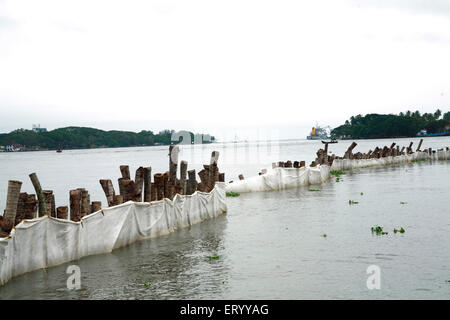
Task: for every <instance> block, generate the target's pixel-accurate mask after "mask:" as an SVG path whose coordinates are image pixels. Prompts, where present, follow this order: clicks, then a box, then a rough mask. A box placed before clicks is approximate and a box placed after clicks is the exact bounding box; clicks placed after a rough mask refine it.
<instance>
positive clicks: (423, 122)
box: [331, 109, 450, 139]
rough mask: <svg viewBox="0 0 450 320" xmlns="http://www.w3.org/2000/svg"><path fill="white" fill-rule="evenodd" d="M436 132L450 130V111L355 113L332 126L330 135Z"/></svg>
mask: <svg viewBox="0 0 450 320" xmlns="http://www.w3.org/2000/svg"><path fill="white" fill-rule="evenodd" d="M422 129H425V130H427V132H428V133H438V132H444V131H449V130H450V112H447V113H445V114H443V115H442V112H441V111H440V110H439V109H438V110H436V112H435V113H424V114H422V115H421V114H420V112H419V111H416V112H411V111H407V112H406V113H403V112H400V114H398V115H394V114H376V113H372V114H367V115H365V116H362V115H360V114H359V115H357V116H355V117H351V118H350V120H347V121H345V124H343V125H341V126H339V127H337V128H334V129H333V130H332V131H331V135H332V136H334V137H337V138H352V139H379V138H396V137H414V136H415V135H416V134H417V133H418V132H419V131H420V130H422Z"/></svg>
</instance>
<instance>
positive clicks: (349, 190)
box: [0, 142, 450, 299]
mask: <svg viewBox="0 0 450 320" xmlns="http://www.w3.org/2000/svg"><path fill="white" fill-rule="evenodd" d="M340 143H341V142H340ZM384 144H386V143H384ZM448 144H450V143H448ZM378 145H381V143H378ZM443 145H445V144H443ZM296 147H298V145H296V144H294V145H293V146H292V145H291V146H289V147H288V148H291V149H295V148H296ZM316 147H317V145H316V146H315V147H314V148H316ZM311 148H312V147H311ZM369 148H370V147H368V148H367V150H368V149H369ZM211 149H213V147H211ZM286 150H287V149H286ZM77 152H81V151H77ZM77 152H74V153H75V155H74V159H73V160H70V159H71V158H70V157H67V161H66V164H67V167H69V168H70V167H76V164H75V163H72V162H71V161H74V162H76V161H80V159H83V160H82V162H83V163H88V162H89V161H90V160H89V159H91V160H93V161H94V160H95V161H100V160H99V155H97V154H95V153H94V154H93V153H92V152H91V151H87V152H85V153H84V155H79V154H77ZM107 152H110V151H107ZM114 152H115V151H114ZM163 152H166V150H165V149H164V150H163V149H161V150H159V151H157V152H156V153H157V156H158V157H159V156H162V153H163ZM24 154H25V153H24ZM28 154H29V155H33V154H34V155H37V156H35V157H38V156H39V157H40V156H41V155H39V153H28ZM118 154H121V155H122V156H124V155H127V153H126V152H125V153H120V152H118ZM141 154H144V155H145V154H147V156H148V152H141ZM131 155H133V157H137V159H136V158H133V159H131V160H130V161H125V158H123V157H122V156H121V157H120V158H117V159H115V158H114V157H112V158H108V161H106V160H104V162H103V164H102V166H100V165H97V164H96V165H94V166H93V167H89V166H88V167H86V170H84V171H82V172H81V173H80V176H82V177H81V178H79V177H78V176H77V177H73V176H67V179H66V178H64V179H62V178H61V177H58V178H57V177H53V176H52V174H51V170H49V169H47V171H45V170H43V171H44V172H46V182H45V183H46V184H47V185H49V184H50V183H49V181H53V182H54V181H58V180H67V181H68V182H69V183H72V184H74V187H80V186H86V185H85V184H84V185H83V184H79V183H80V181H81V180H78V179H86V180H87V178H88V177H92V178H90V179H94V178H93V177H94V176H95V175H96V174H97V173H98V172H97V169H98V170H104V171H102V174H101V175H100V177H112V176H114V175H115V176H118V175H119V169H118V165H119V164H124V163H129V164H131V165H134V164H138V163H139V164H140V165H142V164H145V163H143V160H144V159H143V158H140V156H138V155H135V154H134V153H131ZM14 156H15V157H19V155H14ZM108 156H109V155H108ZM128 156H130V154H129V153H128ZM147 156H146V157H147ZM27 157H28V156H27ZM30 157H31V156H30ZM42 157H43V158H45V157H48V158H50V159H51V158H52V157H53V154H52V155H47V156H42ZM146 157H144V158H146ZM288 157H289V158H292V160H294V159H295V157H297V155H296V154H293V155H291V154H286V156H284V157H283V159H286V158H288ZM300 157H303V154H300V155H298V158H300ZM31 158H32V157H31ZM31 158H30V159H31ZM156 158H157V157H156V156H155V159H156ZM303 158H305V157H303ZM30 159H28V160H26V161H25V160H22V161H24V162H22V163H21V162H20V161H19V160H17V161H16V163H11V162H9V160H8V163H7V164H6V165H5V166H3V169H2V171H1V178H2V180H1V181H4V182H6V180H7V179H8V178H10V177H8V178H5V177H6V176H10V175H11V173H12V172H15V170H16V169H17V170H18V171H21V172H28V171H29V170H28V169H29V168H19V167H16V166H20V165H25V164H26V163H28V164H30V163H32V161H31V160H30ZM69 160H70V161H69ZM165 160H166V159H165V158H164V161H161V163H158V161H157V160H153V156H152V158H151V159H150V158H149V157H147V160H146V161H148V162H150V163H156V166H160V167H161V168H162V167H164V168H166V167H167V166H166V164H165ZM49 161H50V160H49ZM50 162H51V161H50ZM131 162H133V163H131ZM111 163H112V164H111ZM219 164H220V163H219ZM44 167H45V166H43V165H41V167H40V168H41V169H43V168H44ZM60 167H61V164H59V162H58V161H56V160H55V163H54V164H53V168H55V170H56V169H57V170H59V169H58V168H60ZM102 167H103V169H102ZM136 167H137V165H136ZM250 167H251V168H252V170H254V171H255V172H257V171H258V170H259V169H260V167H259V165H258V166H256V165H253V166H252V165H249V168H250ZM5 168H6V170H8V172H5V171H3V170H5ZM105 168H106V169H105ZM19 169H20V170H19ZM116 171H117V172H116ZM38 172H40V171H38ZM226 172H227V171H226ZM248 175H250V174H248ZM100 177H99V176H98V174H97V175H96V178H95V179H98V178H100ZM449 178H450V163H449V162H436V163H433V164H431V163H428V162H422V163H415V164H405V165H393V166H389V167H373V168H364V169H357V170H353V171H349V172H347V173H346V174H345V175H343V176H342V178H341V182H335V181H334V180H332V181H330V182H329V183H325V184H323V185H320V186H315V187H314V188H318V189H320V191H318V192H311V191H309V187H300V188H297V189H289V190H285V191H281V192H264V193H252V194H241V196H240V197H236V198H227V205H228V213H227V214H225V215H222V216H220V217H218V218H216V219H212V220H209V221H206V222H203V223H201V224H198V225H195V226H192V227H190V228H186V229H182V230H179V231H176V232H174V233H172V234H170V235H168V236H164V237H161V238H156V239H150V240H145V241H141V242H138V243H135V244H132V245H130V246H128V247H125V248H120V249H118V250H115V251H113V252H112V253H110V254H103V255H97V256H90V257H85V258H82V259H80V260H79V261H75V262H70V263H67V264H64V265H61V266H56V267H53V268H49V269H48V270H38V271H34V272H31V273H28V274H25V275H22V276H19V277H17V278H14V279H12V280H10V281H9V282H8V283H7V284H6V285H4V286H2V287H0V298H2V299H34V298H39V299H317V298H319V299H320V298H323V299H349V298H350V299H399V298H400V299H430V298H433V299H448V298H449V297H450V284H449V283H448V282H447V280H450V278H449V272H450V259H449V258H450V232H449V231H450V217H449V215H448V208H449V207H450V197H449V181H450V179H449ZM21 179H22V180H24V178H23V177H21ZM95 181H96V180H95ZM95 181H94V182H95ZM97 183H98V181H97ZM5 184H6V183H5ZM65 187H66V186H65ZM65 187H64V188H65ZM54 190H55V191H56V192H59V193H64V192H65V189H63V188H62V187H61V188H59V187H58V188H55V189H54ZM27 191H28V190H27ZM30 191H31V190H30ZM2 194H4V193H3V192H2ZM101 199H103V198H101ZM349 200H354V201H357V202H358V204H355V205H349V203H348V201H349ZM402 203H404V204H402ZM376 225H380V226H383V227H384V230H385V231H388V235H384V236H377V235H374V234H372V233H371V231H370V228H371V227H372V226H376ZM400 227H403V228H404V229H405V230H406V232H405V233H404V234H398V233H397V234H394V233H393V229H394V228H397V229H398V228H400ZM323 234H326V235H327V237H323V236H322V235H323ZM215 255H217V256H219V259H216V260H210V259H209V258H208V257H209V256H215ZM71 264H76V265H78V266H79V267H80V269H81V287H82V288H81V290H78V291H69V290H68V289H67V288H66V281H67V278H68V275H67V274H66V269H67V266H69V265H71ZM370 265H378V266H379V267H380V269H381V290H368V289H367V287H366V280H367V277H368V275H367V274H366V269H367V267H368V266H370ZM145 283H147V286H146V285H145Z"/></svg>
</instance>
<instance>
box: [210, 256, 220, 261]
mask: <svg viewBox="0 0 450 320" xmlns="http://www.w3.org/2000/svg"><path fill="white" fill-rule="evenodd" d="M208 258H209V260H217V259H219V256H209V257H208Z"/></svg>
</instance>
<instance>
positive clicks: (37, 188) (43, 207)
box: [29, 173, 47, 217]
mask: <svg viewBox="0 0 450 320" xmlns="http://www.w3.org/2000/svg"><path fill="white" fill-rule="evenodd" d="M29 177H30V180H31V183H32V184H33V187H34V190H35V191H36V195H37V197H38V201H39V217H42V216H43V215H45V214H46V212H47V206H46V204H45V199H44V194H43V193H42V188H41V184H40V183H39V179H38V177H37V175H36V173H31V174H30V175H29Z"/></svg>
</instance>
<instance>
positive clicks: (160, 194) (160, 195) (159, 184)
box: [153, 173, 164, 200]
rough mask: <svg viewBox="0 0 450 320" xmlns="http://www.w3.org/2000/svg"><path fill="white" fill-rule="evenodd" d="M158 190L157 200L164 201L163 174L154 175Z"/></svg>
mask: <svg viewBox="0 0 450 320" xmlns="http://www.w3.org/2000/svg"><path fill="white" fill-rule="evenodd" d="M153 180H154V181H155V189H156V200H162V199H163V198H164V177H163V175H162V174H161V173H156V174H154V175H153Z"/></svg>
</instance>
